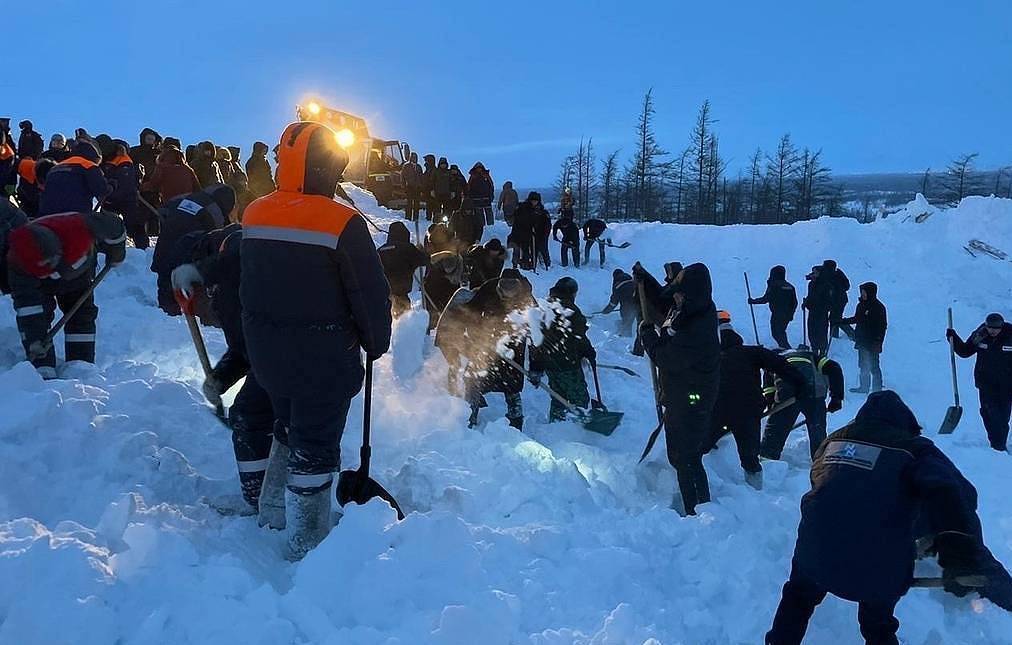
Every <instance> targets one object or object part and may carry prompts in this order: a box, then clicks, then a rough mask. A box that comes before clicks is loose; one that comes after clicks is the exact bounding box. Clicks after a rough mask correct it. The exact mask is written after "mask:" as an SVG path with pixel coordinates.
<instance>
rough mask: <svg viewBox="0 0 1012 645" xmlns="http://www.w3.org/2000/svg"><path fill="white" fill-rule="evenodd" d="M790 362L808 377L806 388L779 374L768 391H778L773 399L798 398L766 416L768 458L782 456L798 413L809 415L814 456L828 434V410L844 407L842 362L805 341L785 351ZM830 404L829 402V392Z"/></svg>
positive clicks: (777, 401) (762, 447)
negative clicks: (814, 350)
mask: <svg viewBox="0 0 1012 645" xmlns="http://www.w3.org/2000/svg"><path fill="white" fill-rule="evenodd" d="M783 357H784V358H785V359H786V360H787V363H788V364H789V365H790V366H791V367H792V368H793V369H794V370H795V371H796V372H797V374H798V376H799V377H800V378H801V379H802V380H803V381H804V383H805V385H804V387H803V388H802V389H799V388H798V387H796V386H795V385H794V384H793V383H791V381H789V380H788V379H785V378H782V377H779V376H777V377H776V379H775V380H774V382H773V385H772V386H771V389H770V390H769V392H768V393H770V394H774V395H775V396H774V398H773V403H774V404H780V403H786V402H787V401H788V400H789V399H791V398H794V400H795V402H794V403H793V404H791V405H789V406H787V407H783V408H781V409H780V410H779V411H777V412H774V413H773V414H771V415H770V416H769V418H768V419H767V420H766V430H765V432H764V433H763V438H762V443H761V445H760V447H759V454H760V455H762V456H763V457H764V458H766V459H780V455H781V453H782V452H783V450H784V444H786V443H787V436H788V435H789V434H790V432H791V430H792V428H793V426H794V423H795V422H796V421H797V420H798V415H801V414H804V415H805V425H806V427H807V428H808V449H809V452H810V454H811V455H812V456H813V457H814V455H815V452H816V451H817V450H818V449H819V445H820V444H822V442H823V440H825V438H826V413H827V412H839V411H840V409H841V408H842V407H843V389H844V383H843V370H842V369H841V368H840V364H839V363H837V362H836V361H834V360H832V359H831V358H829V357H827V356H822V355H821V354H819V353H814V354H813V353H812V351H811V350H809V349H808V347H806V346H805V345H798V348H797V349H796V350H790V351H787V352H784V353H783ZM827 394H828V395H829V404H828V405H827V404H826V395H827Z"/></svg>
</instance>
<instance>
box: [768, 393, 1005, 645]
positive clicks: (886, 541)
mask: <svg viewBox="0 0 1012 645" xmlns="http://www.w3.org/2000/svg"><path fill="white" fill-rule="evenodd" d="M920 433H921V426H920V424H919V423H918V422H917V418H916V417H915V416H914V414H913V412H911V411H910V409H909V408H908V407H907V406H906V405H905V404H904V403H903V401H902V400H901V399H900V397H899V396H897V395H896V393H895V392H892V391H889V390H886V391H882V392H877V393H874V394H872V395H870V396H869V397H868V400H867V401H866V402H865V404H864V406H862V407H861V410H860V411H859V412H858V413H857V416H856V417H855V418H854V420H853V421H852V422H851V423H850V424H848V425H847V426H845V427H843V428H841V429H840V430H837V431H836V432H834V433H833V434H832V435H830V436H829V437H828V438H827V439H826V441H825V443H823V445H822V447H821V448H820V449H819V450H818V452H817V453H816V455H815V458H814V460H813V463H812V474H811V480H812V489H811V490H810V491H809V492H808V493H806V494H805V496H804V497H803V498H802V500H801V522H800V524H799V526H798V539H797V543H796V545H795V548H794V558H793V560H792V562H791V572H790V577H789V579H788V580H787V582H786V584H784V588H783V595H782V597H781V600H780V605H779V606H778V607H777V611H776V615H775V616H774V618H773V625H772V627H771V629H770V631H769V632H768V633H767V634H766V639H765V643H766V645H800V644H801V642H802V640H803V639H804V636H805V631H806V629H807V627H808V622H809V620H810V619H811V617H812V614H813V613H814V612H815V609H816V607H817V606H818V605H819V604H820V603H821V602H822V600H823V599H824V598H825V597H826V594H827V593H831V594H833V595H834V596H838V597H840V598H843V599H844V600H849V601H852V602H856V603H858V611H857V620H858V623H859V625H860V629H861V635H862V636H863V637H864V640H865V642H866V643H870V644H873V645H887V644H894V645H895V644H898V643H899V642H900V641H899V640H898V639H897V637H896V632H897V631H898V629H899V621H897V620H896V617H895V615H894V612H895V608H896V605H897V603H898V602H899V600H900V598H902V597H903V596H904V595H905V594H906V593H907V590H908V589H909V588H910V583H911V581H912V579H913V570H914V561H915V558H916V556H917V548H916V543H915V538H917V537H918V535H917V533H916V531H915V523H916V522H918V520H919V519H923V518H925V517H926V518H928V519H929V520H930V521H931V524H932V525H933V526H934V528H935V530H936V532H937V535H936V537H935V538H934V541H933V542H934V549H935V551H936V553H937V555H938V564H939V565H941V567H942V571H943V574H942V575H943V579H944V580H945V585H946V588H952V589H954V590H955V587H958V586H959V584H958V582H956V578H957V577H959V576H963V575H975V574H984V575H987V574H988V573H990V572H989V571H988V570H987V569H986V568H984V567H981V566H980V563H981V562H982V560H984V559H985V557H986V556H990V552H987V553H985V552H986V551H987V550H986V548H985V547H984V545H983V541H982V540H981V539H980V519H979V518H978V517H977V513H976V499H977V494H976V490H974V488H973V485H972V484H970V483H969V482H968V481H967V480H966V478H964V477H963V475H962V473H960V472H959V469H958V468H956V466H955V465H953V463H952V462H951V461H950V460H949V459H948V458H946V456H945V455H944V454H943V453H942V451H941V450H939V449H938V448H937V447H936V446H935V445H934V444H933V443H932V442H931V441H930V440H929V439H927V438H925V437H922V436H920ZM990 559H991V560H993V557H991V558H990ZM999 568H1000V566H999ZM1001 574H1004V575H1003V576H1002V575H1001ZM1001 574H997V575H995V574H992V575H990V576H987V577H988V587H992V586H993V585H994V584H995V583H999V584H1000V582H1001V580H1000V579H1002V578H1003V579H1004V580H1005V581H1007V579H1008V574H1007V572H1004V571H1002V572H1001ZM988 587H985V589H988ZM962 593H965V589H964V590H963V592H962ZM985 593H987V592H986V591H985ZM998 602H999V603H1002V602H1003V599H1000V598H999V599H998ZM1004 602H1005V603H1007V602H1008V598H1005V599H1004ZM1006 608H1008V607H1006Z"/></svg>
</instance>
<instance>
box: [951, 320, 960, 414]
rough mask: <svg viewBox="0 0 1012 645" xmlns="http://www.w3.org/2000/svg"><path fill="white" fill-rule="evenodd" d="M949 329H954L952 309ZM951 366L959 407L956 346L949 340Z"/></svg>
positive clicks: (955, 397) (954, 397)
mask: <svg viewBox="0 0 1012 645" xmlns="http://www.w3.org/2000/svg"><path fill="white" fill-rule="evenodd" d="M949 329H952V307H949ZM949 365H950V367H951V368H952V398H953V399H955V403H956V407H957V408H958V407H959V380H958V379H957V378H956V345H955V342H954V341H953V340H951V339H950V340H949Z"/></svg>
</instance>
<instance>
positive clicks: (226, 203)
mask: <svg viewBox="0 0 1012 645" xmlns="http://www.w3.org/2000/svg"><path fill="white" fill-rule="evenodd" d="M204 192H205V193H207V194H208V195H210V196H211V199H213V200H214V203H215V204H217V205H218V208H220V209H221V213H222V215H224V216H225V217H228V214H229V213H231V212H232V209H233V208H235V189H233V188H232V187H231V186H228V185H226V184H211V185H210V186H208V187H207V188H205V189H204Z"/></svg>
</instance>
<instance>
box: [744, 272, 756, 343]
mask: <svg viewBox="0 0 1012 645" xmlns="http://www.w3.org/2000/svg"><path fill="white" fill-rule="evenodd" d="M745 293H746V294H747V295H748V300H749V302H748V310H749V312H750V313H751V314H752V331H753V332H754V333H755V344H756V345H759V344H760V343H759V327H758V326H756V324H755V305H753V304H752V287H750V286H749V284H748V271H746V272H745Z"/></svg>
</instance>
